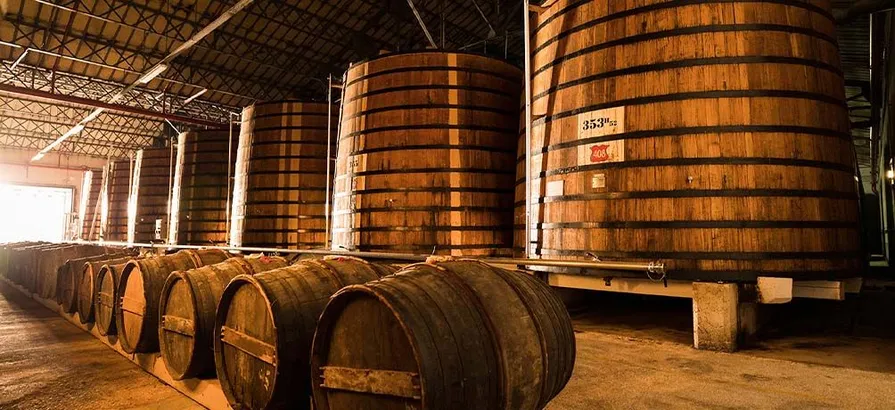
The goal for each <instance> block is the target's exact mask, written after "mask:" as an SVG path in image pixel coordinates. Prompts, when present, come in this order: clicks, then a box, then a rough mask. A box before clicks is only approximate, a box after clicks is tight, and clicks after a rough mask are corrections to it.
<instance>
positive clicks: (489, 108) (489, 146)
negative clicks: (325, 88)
mask: <svg viewBox="0 0 895 410" xmlns="http://www.w3.org/2000/svg"><path fill="white" fill-rule="evenodd" d="M521 86H522V82H521V75H520V71H519V69H518V68H516V67H514V66H512V65H510V64H508V63H505V62H503V61H499V60H495V59H492V58H488V57H483V56H479V55H474V54H461V53H450V52H436V51H427V52H415V53H409V54H393V55H385V56H382V57H378V58H375V59H372V60H369V61H366V62H363V63H360V64H355V65H353V66H352V67H351V68H350V69H349V70H348V74H347V79H346V88H345V92H344V93H345V94H344V102H343V112H342V126H341V135H340V138H339V153H338V161H337V162H336V164H337V165H336V181H335V209H334V214H333V242H332V247H333V249H342V248H344V249H350V250H358V251H392V252H408V253H423V254H431V253H436V254H453V255H499V254H504V253H508V252H509V251H510V248H511V247H512V243H511V242H512V192H511V191H512V186H513V179H514V170H513V169H514V168H513V166H514V165H513V164H514V155H513V152H514V148H515V145H516V141H515V139H516V138H515V135H516V134H517V127H518V121H519V111H518V107H519V96H520V92H521V91H520V90H521Z"/></svg>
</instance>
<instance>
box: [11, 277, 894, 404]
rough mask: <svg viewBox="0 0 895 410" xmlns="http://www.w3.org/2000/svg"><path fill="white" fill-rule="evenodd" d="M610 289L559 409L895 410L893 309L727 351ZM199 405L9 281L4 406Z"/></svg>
mask: <svg viewBox="0 0 895 410" xmlns="http://www.w3.org/2000/svg"><path fill="white" fill-rule="evenodd" d="M604 295H605V294H599V295H588V296H587V297H586V298H585V299H584V300H585V301H586V303H584V304H582V305H581V308H578V309H574V311H573V313H574V314H573V316H574V322H575V329H576V332H577V343H578V356H577V357H578V360H577V362H576V367H575V373H574V375H573V378H572V380H571V381H570V382H569V384H568V386H567V387H566V389H565V390H564V391H563V392H562V393H561V394H560V395H559V396H558V397H557V398H556V399H554V401H553V402H552V403H551V404H550V406H549V407H548V408H549V409H550V410H562V409H569V410H579V409H580V410H596V409H604V408H610V409H611V408H626V409H628V408H638V409H639V408H651V409H652V408H680V409H690V408H710V409H735V408H743V409H776V408H781V409H782V408H786V409H792V408H797V409H803V408H849V409H851V408H859V409H893V408H895V338H892V337H891V335H888V334H886V335H882V336H881V335H880V334H879V333H880V332H877V331H873V330H868V329H865V327H864V326H863V325H864V324H865V323H863V322H864V321H863V320H860V321H857V322H858V323H856V321H855V320H854V318H855V317H865V316H866V317H870V318H879V317H881V316H884V315H880V314H878V312H879V311H880V309H881V308H880V306H885V305H879V304H873V305H868V304H864V303H851V304H830V303H829V302H823V303H813V302H808V303H799V304H793V305H792V306H787V307H784V308H776V309H775V310H773V311H771V312H767V314H766V315H764V316H765V317H767V318H770V319H769V320H767V321H766V326H765V329H766V331H765V332H764V334H763V335H762V337H761V339H760V342H759V343H753V344H750V345H749V346H748V347H747V348H746V349H744V350H743V351H741V352H739V353H736V354H724V353H713V352H703V351H697V350H694V349H693V348H691V347H690V343H691V337H692V336H691V326H692V322H691V321H692V317H691V311H690V302H689V301H688V300H675V299H664V298H642V297H637V296H630V295H625V296H623V297H615V296H604ZM893 305H895V302H893ZM868 307H871V308H868ZM885 310H887V311H889V312H891V311H890V310H888V309H887V308H885ZM862 311H865V312H864V314H863V315H862V314H857V315H856V314H855V312H858V313H861V312H862ZM889 316H891V314H890V315H889ZM818 317H822V318H823V319H822V320H815V319H816V318H818ZM887 317H888V316H887ZM877 325H878V324H877ZM888 326H889V324H885V326H884V328H888ZM892 330H895V327H892ZM197 407H198V406H197V405H196V404H195V403H194V402H192V401H191V400H189V399H187V398H186V397H184V396H181V395H180V394H179V393H178V392H176V391H175V390H173V389H171V388H168V387H167V386H165V385H163V384H161V383H160V382H159V381H158V380H156V379H155V378H153V377H152V376H150V375H148V374H146V373H144V372H143V371H142V370H140V369H139V368H137V367H136V366H135V365H133V364H132V363H130V362H129V361H127V360H126V359H124V358H122V357H121V356H119V355H118V354H117V353H115V352H113V351H111V350H109V349H108V348H107V347H105V346H104V345H102V344H101V343H100V342H98V341H96V340H95V339H93V337H92V336H90V335H88V334H86V333H84V332H82V331H81V330H79V329H77V328H75V327H74V326H72V325H71V324H69V323H67V322H66V321H65V320H64V319H62V318H60V317H58V316H57V315H56V314H55V313H53V312H50V311H49V310H47V309H45V308H44V307H42V306H40V305H38V304H37V303H36V302H34V301H32V300H30V299H27V298H25V297H24V296H23V295H22V294H20V293H18V291H16V290H14V289H10V288H9V287H7V286H6V285H4V284H2V283H0V409H88V408H89V409H130V408H142V409H165V410H169V409H170V410H176V409H187V408H197Z"/></svg>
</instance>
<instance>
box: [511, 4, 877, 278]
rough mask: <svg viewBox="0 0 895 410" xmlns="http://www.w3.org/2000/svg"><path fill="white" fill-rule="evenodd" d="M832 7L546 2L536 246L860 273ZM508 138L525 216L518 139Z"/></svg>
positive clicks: (676, 267) (694, 272)
mask: <svg viewBox="0 0 895 410" xmlns="http://www.w3.org/2000/svg"><path fill="white" fill-rule="evenodd" d="M830 7H831V6H830V2H829V1H824V0H798V1H791V2H765V1H756V2H740V1H730V2H727V1H725V2H677V1H668V2H660V3H656V4H648V5H645V4H640V3H638V2H627V3H625V2H620V3H618V4H616V3H607V2H582V1H573V0H559V1H557V2H555V3H553V4H552V5H551V6H550V7H549V8H548V9H547V10H546V11H544V12H543V13H541V14H540V15H539V16H538V18H537V21H536V23H535V29H534V30H535V31H534V32H533V50H532V53H533V57H532V70H533V82H532V94H533V97H532V111H533V113H534V114H535V117H536V118H537V119H536V120H535V121H534V122H533V124H532V156H533V161H532V162H533V163H532V170H531V172H532V175H533V181H532V189H533V192H532V197H533V198H534V199H533V200H534V207H533V210H532V222H533V225H532V243H531V246H532V254H531V255H530V257H535V258H548V259H591V258H592V255H595V256H597V257H600V258H601V259H603V260H612V259H620V260H630V261H648V260H655V259H660V260H662V261H664V262H665V263H666V264H667V269H668V270H669V272H674V273H673V275H675V276H674V277H675V278H681V279H690V280H747V281H754V280H755V278H756V277H757V276H785V277H793V278H797V279H830V278H834V277H842V276H850V275H854V274H856V273H857V271H858V269H859V268H860V266H861V251H860V244H861V237H860V230H859V210H858V201H857V199H858V197H857V193H856V184H855V164H854V146H853V145H852V143H853V142H852V137H851V135H850V133H849V119H848V111H847V107H846V104H845V95H844V79H843V74H842V71H841V69H840V67H839V50H838V48H837V44H836V29H835V23H834V20H833V18H832V14H831V10H830ZM632 27H637V30H633V31H632V29H631V28H632ZM519 145H520V148H519V151H518V152H519V155H518V164H519V165H518V170H517V175H518V177H517V194H516V204H517V210H518V212H517V219H516V225H517V226H518V227H520V228H521V227H523V226H524V224H525V213H524V204H525V186H524V181H525V163H524V159H525V144H524V134H523V135H522V136H521V137H520V144H519ZM524 236H525V235H524V229H519V230H518V231H517V233H516V247H517V249H518V250H521V249H523V248H524V246H525V238H524Z"/></svg>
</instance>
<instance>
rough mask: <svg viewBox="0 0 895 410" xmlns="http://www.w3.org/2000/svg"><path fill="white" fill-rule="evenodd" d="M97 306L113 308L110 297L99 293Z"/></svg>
mask: <svg viewBox="0 0 895 410" xmlns="http://www.w3.org/2000/svg"><path fill="white" fill-rule="evenodd" d="M99 304H100V305H103V306H108V307H112V306H113V298H112V295H110V294H108V293H105V292H100V293H99Z"/></svg>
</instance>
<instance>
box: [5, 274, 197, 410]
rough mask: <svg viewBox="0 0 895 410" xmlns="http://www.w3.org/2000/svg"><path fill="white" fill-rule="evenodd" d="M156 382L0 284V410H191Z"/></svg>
mask: <svg viewBox="0 0 895 410" xmlns="http://www.w3.org/2000/svg"><path fill="white" fill-rule="evenodd" d="M191 408H199V406H198V405H197V404H196V403H195V402H193V401H192V400H190V399H188V398H186V397H185V396H183V395H181V394H180V393H178V392H177V391H176V390H174V389H172V388H169V387H168V386H166V385H164V384H162V383H161V382H159V381H158V380H157V379H156V378H154V377H152V376H150V375H149V374H147V373H145V372H143V370H141V369H140V368H138V367H137V366H135V365H134V364H133V363H131V362H129V361H128V360H127V359H125V358H123V357H121V356H120V355H119V354H118V353H115V352H114V351H112V350H110V349H109V348H107V347H106V346H105V345H103V344H102V343H100V342H99V341H97V340H96V339H94V338H93V336H91V335H89V334H87V333H85V332H83V331H81V330H80V329H78V328H76V327H75V326H73V325H71V324H70V323H68V322H67V321H66V320H65V319H63V318H61V317H59V316H58V315H56V314H55V313H53V312H51V311H50V310H48V309H46V308H44V307H43V306H41V305H39V304H38V303H37V302H35V301H33V300H31V299H28V298H26V297H25V296H24V295H22V294H21V293H19V292H18V291H17V290H15V289H12V288H10V287H9V286H8V285H6V284H4V283H0V409H28V410H42V409H66V410H68V409H160V410H161V409H165V410H167V409H191Z"/></svg>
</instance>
